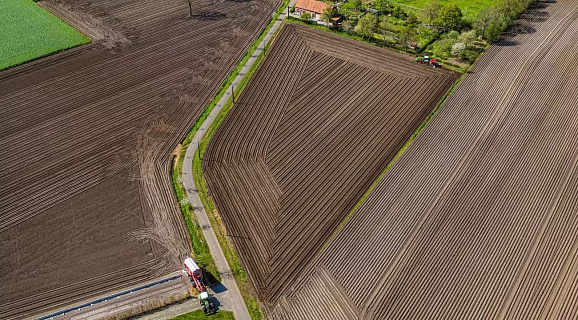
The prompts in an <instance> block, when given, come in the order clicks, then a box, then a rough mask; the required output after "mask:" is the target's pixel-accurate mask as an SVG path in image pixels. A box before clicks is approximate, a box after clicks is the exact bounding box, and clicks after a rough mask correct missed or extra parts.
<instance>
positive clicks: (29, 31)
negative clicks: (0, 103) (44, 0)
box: [0, 0, 90, 70]
mask: <svg viewBox="0 0 578 320" xmlns="http://www.w3.org/2000/svg"><path fill="white" fill-rule="evenodd" d="M0 8H1V9H0V39H2V41H0V70H2V69H6V68H9V67H13V66H17V65H19V64H22V63H25V62H28V61H31V60H35V59H38V58H41V57H44V56H47V55H50V54H53V53H55V52H59V51H63V50H65V49H70V48H72V47H76V46H78V45H81V44H84V43H87V42H89V41H90V40H89V39H88V38H86V37H85V36H84V35H82V34H81V33H80V32H78V31H77V30H76V29H74V28H73V27H71V26H70V25H68V24H67V23H66V22H64V21H62V20H60V19H59V18H58V17H56V16H54V15H52V14H51V13H50V12H48V11H47V10H45V9H44V8H42V7H40V6H39V5H38V4H37V3H35V2H34V1H33V0H0Z"/></svg>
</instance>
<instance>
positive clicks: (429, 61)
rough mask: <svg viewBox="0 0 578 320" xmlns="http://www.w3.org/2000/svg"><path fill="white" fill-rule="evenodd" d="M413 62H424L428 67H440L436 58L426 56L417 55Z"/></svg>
mask: <svg viewBox="0 0 578 320" xmlns="http://www.w3.org/2000/svg"><path fill="white" fill-rule="evenodd" d="M415 62H417V63H420V64H425V65H427V66H428V67H432V68H440V67H441V65H440V64H439V63H437V59H435V58H434V59H431V58H430V57H428V56H425V57H419V58H417V59H415Z"/></svg>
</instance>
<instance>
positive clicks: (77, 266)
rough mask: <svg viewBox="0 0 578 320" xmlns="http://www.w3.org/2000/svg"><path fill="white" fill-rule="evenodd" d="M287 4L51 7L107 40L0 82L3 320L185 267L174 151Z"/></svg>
mask: <svg viewBox="0 0 578 320" xmlns="http://www.w3.org/2000/svg"><path fill="white" fill-rule="evenodd" d="M279 3H280V2H279V1H267V0H262V1H261V0H259V1H220V2H214V1H201V2H197V6H198V7H197V8H196V12H197V13H198V14H197V16H195V17H194V18H193V19H189V18H188V17H187V15H188V8H187V5H186V2H184V1H180V0H167V1H153V0H148V1H136V0H134V1H133V0H131V1H123V2H119V1H112V0H106V1H99V2H92V1H85V0H81V1H74V2H73V1H70V4H68V3H67V2H65V1H58V2H48V3H45V6H46V7H48V8H50V9H51V10H53V11H55V12H57V13H60V14H68V15H70V16H69V17H65V19H66V20H68V21H70V22H71V23H73V24H74V21H79V20H82V21H83V22H84V24H83V27H82V29H83V30H87V29H90V30H92V31H91V32H88V33H90V34H91V35H98V36H95V37H96V38H98V39H97V41H96V42H95V43H92V44H89V45H87V46H83V47H79V48H75V49H72V50H69V51H66V52H64V53H60V54H57V55H54V56H51V57H47V58H45V59H41V60H38V61H36V62H32V63H29V64H26V65H23V66H20V67H17V68H13V69H9V70H6V71H3V72H0V105H1V106H2V108H1V109H0V137H1V138H0V181H1V183H0V252H2V255H0V269H1V270H2V274H1V276H0V318H10V317H13V316H15V315H19V316H20V317H22V316H31V315H36V314H39V313H42V312H45V311H47V310H51V309H57V308H60V307H62V306H64V305H69V304H73V303H74V302H75V301H78V300H81V299H86V298H88V297H91V296H96V295H101V294H103V293H105V292H108V291H111V290H114V289H118V288H121V287H126V286H131V285H134V284H136V283H139V282H142V281H143V280H148V279H151V278H153V277H155V276H156V275H159V274H161V273H165V272H167V271H169V270H170V271H174V270H175V269H176V268H178V267H179V264H180V263H179V262H178V261H179V260H180V257H182V255H184V254H187V252H188V251H189V250H190V249H189V245H188V240H187V235H186V231H185V229H184V228H183V226H182V223H181V218H180V216H179V213H178V211H177V206H176V203H175V202H174V196H173V192H172V189H171V185H170V154H171V151H172V150H173V149H174V148H175V146H176V145H177V144H178V143H179V142H180V141H181V139H182V138H183V137H184V134H185V132H186V131H187V130H188V129H190V127H191V126H192V124H193V122H194V120H195V118H196V117H197V116H198V114H199V112H200V110H201V109H202V107H204V106H205V105H206V104H207V103H208V101H209V100H210V99H211V98H212V96H213V94H214V93H215V92H216V90H217V87H218V85H219V84H220V83H221V82H222V80H223V79H224V77H225V76H226V75H227V74H228V73H229V72H230V70H231V68H232V66H233V65H234V63H235V62H236V61H238V59H239V58H240V55H241V54H242V53H243V52H244V51H245V48H246V47H247V46H248V44H249V43H250V42H251V41H252V40H253V39H254V38H255V37H256V35H257V34H258V32H260V31H261V30H262V28H263V27H264V26H265V24H266V23H267V22H268V21H269V19H270V17H271V13H272V12H273V11H274V9H275V7H276V6H278V5H279ZM91 28H92V29H91ZM150 240H153V241H150ZM165 248H170V250H166V249H165Z"/></svg>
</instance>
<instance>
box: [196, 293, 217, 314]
mask: <svg viewBox="0 0 578 320" xmlns="http://www.w3.org/2000/svg"><path fill="white" fill-rule="evenodd" d="M198 298H199V304H200V305H201V308H202V309H203V313H204V314H211V313H213V312H215V305H214V304H213V302H212V301H211V300H210V295H209V293H208V292H207V291H206V290H205V291H203V292H201V293H200V294H199V296H198Z"/></svg>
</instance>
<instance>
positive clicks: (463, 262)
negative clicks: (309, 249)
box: [270, 0, 578, 320]
mask: <svg viewBox="0 0 578 320" xmlns="http://www.w3.org/2000/svg"><path fill="white" fill-rule="evenodd" d="M512 31H513V32H515V33H516V34H511V35H509V36H508V37H506V38H505V39H504V40H503V41H500V42H498V43H496V44H494V45H492V46H491V47H490V48H489V50H488V51H487V52H486V53H485V54H484V55H483V56H482V57H481V59H480V60H479V61H478V62H476V64H475V66H474V68H473V69H472V70H471V72H470V73H469V74H468V75H467V76H466V77H465V78H464V79H463V81H462V82H461V84H460V85H459V87H458V88H457V89H456V91H455V92H454V93H453V94H452V96H451V97H450V98H449V99H448V101H447V103H446V104H445V105H444V106H442V108H441V110H440V112H439V113H438V114H437V115H436V117H435V118H434V119H433V120H432V121H431V122H430V123H429V124H428V125H427V127H426V128H425V129H424V130H423V131H422V133H421V134H420V135H419V136H418V137H417V139H416V140H415V141H414V142H413V143H412V145H411V146H410V147H409V148H408V149H407V150H406V151H405V152H404V154H403V155H402V156H401V157H400V159H399V161H398V162H396V164H394V165H393V166H392V168H391V169H390V170H389V171H388V172H387V173H386V174H385V176H384V178H383V179H382V180H381V182H380V183H379V185H378V186H377V187H376V189H374V191H373V192H372V193H371V194H370V195H369V197H368V198H367V200H366V201H365V202H364V204H363V205H362V206H361V207H360V209H359V210H358V211H357V212H356V213H354V215H353V216H352V218H351V219H350V220H349V221H348V222H347V223H346V224H345V226H344V228H343V229H342V230H341V231H340V232H339V233H338V234H337V235H336V237H335V238H333V240H332V241H330V243H329V244H328V246H327V247H326V248H325V249H324V250H323V252H321V253H320V254H319V256H318V258H317V259H316V260H315V261H314V262H313V263H312V265H311V267H310V268H309V269H308V271H307V272H306V274H305V275H304V276H303V277H302V278H301V279H299V280H298V281H296V284H295V286H294V288H292V289H293V290H287V292H286V294H285V295H284V296H283V298H282V299H280V300H279V301H280V302H279V303H278V305H277V306H276V307H275V308H274V309H273V311H272V312H271V314H270V318H271V319H316V320H319V319H331V320H333V319H360V318H362V319H520V320H522V319H568V320H570V319H578V64H576V60H577V59H578V3H577V2H576V1H570V0H559V1H557V2H540V3H539V4H538V5H537V6H536V7H535V8H533V9H532V10H531V11H530V12H528V14H526V15H524V16H523V17H522V19H521V20H519V21H518V23H517V26H516V27H515V28H513V29H512Z"/></svg>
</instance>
